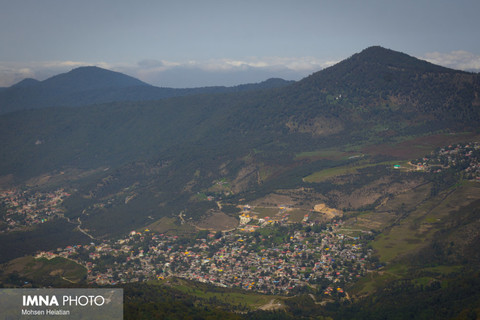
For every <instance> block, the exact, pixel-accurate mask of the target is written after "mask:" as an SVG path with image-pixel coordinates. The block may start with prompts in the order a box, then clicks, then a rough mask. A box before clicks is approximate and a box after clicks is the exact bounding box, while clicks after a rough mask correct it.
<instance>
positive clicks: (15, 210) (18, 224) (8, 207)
mask: <svg viewBox="0 0 480 320" xmlns="http://www.w3.org/2000/svg"><path fill="white" fill-rule="evenodd" d="M68 196H70V194H69V193H67V192H65V190H64V189H57V190H55V191H52V192H46V193H45V192H38V191H37V192H33V191H30V190H17V189H12V190H6V191H1V192H0V202H1V203H2V205H3V207H4V210H5V212H4V214H2V215H1V216H0V219H1V220H3V221H1V220H0V221H1V222H2V223H0V225H1V230H0V232H8V231H14V230H17V229H21V228H24V227H28V226H31V225H34V224H39V223H44V222H46V221H48V220H51V219H53V218H55V217H56V216H57V215H59V214H62V213H63V211H62V208H61V204H62V202H63V200H64V199H65V198H66V197H68Z"/></svg>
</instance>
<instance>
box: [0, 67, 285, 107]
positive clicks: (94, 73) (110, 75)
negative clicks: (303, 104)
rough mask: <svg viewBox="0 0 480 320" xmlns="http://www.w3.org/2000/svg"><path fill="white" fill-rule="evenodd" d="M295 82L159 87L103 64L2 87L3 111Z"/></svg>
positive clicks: (254, 88) (152, 98) (28, 79)
mask: <svg viewBox="0 0 480 320" xmlns="http://www.w3.org/2000/svg"><path fill="white" fill-rule="evenodd" d="M293 82H294V81H286V80H283V79H278V78H272V79H268V80H266V81H263V82H261V83H255V84H245V85H239V86H234V87H223V86H216V87H202V88H188V89H174V88H159V87H155V86H152V85H149V84H147V83H145V82H143V81H140V80H138V79H135V78H133V77H130V76H127V75H125V74H122V73H119V72H114V71H110V70H106V69H102V68H99V67H80V68H76V69H73V70H71V71H70V72H67V73H63V74H59V75H56V76H53V77H51V78H49V79H46V80H44V81H38V80H35V79H31V78H27V79H24V80H22V81H20V82H18V83H17V84H14V85H12V86H11V87H9V88H1V90H0V113H8V112H12V111H18V110H24V109H35V108H43V107H56V106H69V107H78V106H84V105H90V104H98V103H107V102H115V101H148V100H159V99H165V98H171V97H178V96H186V95H192V94H206V93H208V94H210V93H228V92H240V91H250V90H259V89H268V88H275V87H284V86H287V85H289V84H291V83H293Z"/></svg>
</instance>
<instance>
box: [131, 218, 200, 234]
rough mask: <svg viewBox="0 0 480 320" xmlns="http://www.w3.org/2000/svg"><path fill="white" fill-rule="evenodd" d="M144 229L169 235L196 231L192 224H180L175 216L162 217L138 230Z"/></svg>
mask: <svg viewBox="0 0 480 320" xmlns="http://www.w3.org/2000/svg"><path fill="white" fill-rule="evenodd" d="M144 229H149V230H151V231H155V232H159V233H165V234H169V235H191V234H195V232H196V230H195V228H194V227H193V226H191V225H189V224H186V223H185V224H181V223H180V222H179V221H178V220H177V218H169V217H163V218H161V219H159V220H157V221H155V222H153V223H152V224H150V225H148V226H147V227H146V228H141V229H139V230H138V231H143V230H144Z"/></svg>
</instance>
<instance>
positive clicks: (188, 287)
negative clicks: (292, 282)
mask: <svg viewBox="0 0 480 320" xmlns="http://www.w3.org/2000/svg"><path fill="white" fill-rule="evenodd" d="M156 283H158V284H161V285H168V286H171V287H173V288H175V289H177V290H179V291H182V292H183V293H186V294H188V295H192V296H194V297H198V298H201V299H215V300H218V301H221V302H222V303H226V304H229V305H232V306H244V307H246V308H247V309H249V310H256V309H258V308H259V307H261V306H263V305H265V304H267V303H268V302H269V301H271V300H272V296H267V295H262V294H259V293H255V292H246V291H242V290H238V289H230V288H220V287H213V286H211V285H206V284H202V283H199V282H194V281H188V280H185V279H180V278H168V279H166V280H162V281H158V282H156Z"/></svg>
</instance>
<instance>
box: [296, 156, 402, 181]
mask: <svg viewBox="0 0 480 320" xmlns="http://www.w3.org/2000/svg"><path fill="white" fill-rule="evenodd" d="M406 163H407V162H406V161H385V162H379V163H369V162H367V161H366V160H362V161H359V162H358V163H356V164H350V165H345V166H339V167H334V168H329V169H325V170H321V171H317V172H314V173H312V174H311V175H309V176H306V177H305V178H303V181H305V182H310V183H318V182H322V181H325V180H328V179H330V178H333V177H336V176H343V175H347V174H358V173H359V172H358V170H360V169H364V168H369V167H375V166H381V165H384V166H392V168H393V166H394V165H396V164H399V165H401V166H402V167H403V166H405V165H406Z"/></svg>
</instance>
